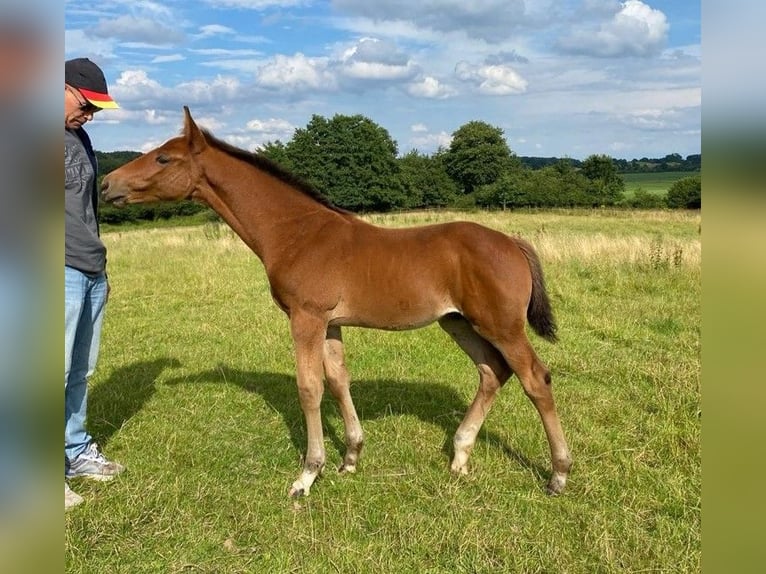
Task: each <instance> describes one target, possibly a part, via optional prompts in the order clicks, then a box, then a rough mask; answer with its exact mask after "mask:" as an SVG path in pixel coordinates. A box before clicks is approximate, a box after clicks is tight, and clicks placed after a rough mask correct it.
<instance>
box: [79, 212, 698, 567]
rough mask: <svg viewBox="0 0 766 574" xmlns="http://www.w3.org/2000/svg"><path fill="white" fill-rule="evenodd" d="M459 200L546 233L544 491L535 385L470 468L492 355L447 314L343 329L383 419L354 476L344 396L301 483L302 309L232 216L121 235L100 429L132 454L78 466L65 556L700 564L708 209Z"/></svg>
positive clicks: (360, 387)
mask: <svg viewBox="0 0 766 574" xmlns="http://www.w3.org/2000/svg"><path fill="white" fill-rule="evenodd" d="M455 217H461V218H469V219H474V220H477V221H483V222H485V223H486V224H487V225H489V226H491V227H495V228H497V229H502V230H505V231H508V232H516V233H520V234H522V235H524V236H526V237H528V238H529V239H531V240H532V241H533V242H534V243H535V244H536V245H537V246H538V248H539V251H540V254H541V257H542V260H543V263H544V266H545V269H546V273H547V280H548V285H549V292H550V295H551V298H552V301H553V305H554V309H555V310H556V313H557V319H558V322H559V325H560V332H559V334H560V339H561V340H560V342H559V343H558V344H557V345H551V344H549V343H546V342H545V341H542V340H540V339H539V338H536V337H533V339H532V341H533V344H534V345H535V347H536V349H537V351H538V354H539V355H540V356H541V357H542V358H543V360H545V361H546V363H547V364H548V365H549V367H550V368H551V370H552V373H553V377H554V388H555V394H556V399H557V404H558V408H559V413H560V415H561V418H562V422H563V425H564V430H565V433H566V435H567V438H568V441H569V443H570V447H571V449H572V454H573V457H574V460H575V464H574V467H573V471H572V474H571V477H570V482H569V485H568V488H567V490H566V491H565V493H564V494H563V495H562V496H560V497H557V498H551V497H548V496H546V495H545V494H544V492H543V487H544V485H545V482H546V479H547V478H548V473H549V472H550V461H549V454H548V448H547V443H546V441H545V438H544V435H543V431H542V427H541V425H540V422H539V419H538V417H537V415H536V413H535V412H534V409H533V407H532V405H531V403H530V402H529V401H528V400H527V399H526V397H525V396H524V395H523V392H522V391H521V389H520V388H519V385H518V383H517V382H516V381H515V380H512V381H510V382H509V383H508V385H507V386H506V387H505V388H504V390H503V392H502V393H501V394H500V395H499V397H498V399H497V401H496V402H495V405H494V406H493V409H492V411H491V412H490V413H489V416H488V417H487V420H486V422H485V424H484V426H483V428H482V430H481V432H480V435H479V440H478V441H477V445H476V448H475V450H474V452H473V454H472V457H471V472H470V474H469V475H468V476H467V477H455V476H452V475H450V473H449V470H448V468H449V461H450V457H451V454H452V447H451V441H452V435H453V433H454V431H455V429H456V428H457V425H458V424H459V422H460V419H461V418H462V416H463V413H464V412H465V409H466V407H467V405H468V404H469V402H470V400H471V399H472V397H473V394H474V393H475V390H476V383H477V377H476V375H475V371H474V368H473V366H472V365H471V364H470V362H469V361H468V359H467V358H466V357H465V356H463V355H462V354H461V352H460V351H459V350H458V348H457V347H456V346H455V345H454V344H453V343H452V342H451V341H450V340H449V338H448V337H447V336H446V335H445V334H444V333H443V332H442V331H441V330H440V329H439V328H438V327H428V328H425V329H421V330H418V331H411V332H405V333H388V332H382V331H371V330H362V329H346V330H345V341H346V351H347V362H348V366H349V368H350V370H351V373H352V376H353V378H354V380H353V383H352V395H353V396H354V400H355V403H356V406H357V409H358V411H359V415H360V418H361V422H362V426H363V428H364V430H365V433H366V436H365V439H366V441H365V449H364V451H363V453H362V459H361V462H360V465H359V469H358V472H357V473H356V474H355V475H349V476H345V475H344V476H341V475H339V474H338V473H337V471H336V470H335V467H336V466H337V465H338V464H339V463H340V461H341V457H342V437H343V429H342V423H341V419H340V416H339V414H338V411H337V409H336V408H335V406H334V403H333V402H332V400H331V399H330V398H329V397H326V398H325V403H324V406H323V417H324V425H325V439H326V447H327V458H328V461H327V462H328V464H327V467H326V469H325V472H324V474H323V476H322V477H321V478H320V479H319V480H318V481H317V483H316V484H315V486H314V488H313V489H312V491H311V495H310V496H309V497H307V498H305V499H301V500H299V501H297V502H295V501H292V500H290V499H288V497H287V490H288V488H289V486H290V484H291V483H292V481H293V480H294V479H295V478H296V476H297V474H298V472H299V469H300V457H301V454H302V453H303V452H304V449H305V439H306V435H305V429H304V422H303V416H302V413H301V411H300V406H299V404H298V398H297V392H296V389H295V384H294V368H293V359H292V348H291V342H290V338H289V333H288V326H287V320H286V318H285V317H284V316H283V314H282V313H281V312H280V311H279V310H278V309H277V308H276V306H275V305H274V304H273V303H272V302H271V299H270V296H269V289H268V285H267V282H266V280H265V275H264V272H263V269H262V266H261V264H260V262H259V261H258V260H257V259H256V258H255V257H254V256H253V255H252V254H251V253H250V252H249V251H248V250H247V248H245V247H244V245H242V244H241V242H240V241H239V240H238V239H237V238H236V237H234V236H233V234H232V233H231V232H230V231H228V229H227V228H224V227H216V226H215V225H212V224H208V225H205V226H197V227H187V228H165V229H154V230H150V229H137V230H130V231H111V232H109V233H106V234H105V241H106V243H107V245H108V247H109V249H110V256H109V262H110V279H111V283H112V294H111V300H110V303H109V306H108V311H107V318H106V322H105V325H104V336H103V345H102V353H101V357H100V362H99V366H98V369H97V371H96V374H95V375H94V377H93V379H92V391H91V395H90V407H89V414H90V422H89V425H90V429H91V432H92V433H93V434H94V436H95V438H96V440H97V441H99V443H100V444H102V445H103V447H104V450H105V452H106V453H107V454H108V455H109V456H111V457H114V458H115V459H117V460H120V461H121V462H123V463H124V464H126V465H127V467H128V471H127V472H126V473H125V474H124V475H122V476H121V477H119V478H118V479H116V480H115V481H113V482H112V483H108V484H102V483H95V484H94V483H89V482H84V481H75V482H74V484H73V486H74V487H75V489H76V490H77V491H78V492H80V493H81V494H82V495H83V496H84V497H85V498H86V502H85V503H84V504H83V505H81V506H80V507H77V508H75V509H73V510H71V511H69V512H68V513H67V515H66V568H67V572H93V573H102V572H115V573H118V572H125V573H131V574H134V573H140V572H147V573H150V572H151V573H155V572H169V573H172V572H195V573H196V572H211V573H212V572H216V573H218V572H223V573H239V572H269V573H270V572H276V573H282V572H316V573H320V572H344V573H345V572H349V573H360V572H362V573H363V572H374V573H379V572H416V573H455V572H456V573H462V572H464V573H469V572H470V573H484V572H487V573H489V572H493V573H495V572H524V573H527V572H554V571H555V572H569V573H594V572H598V573H601V572H603V573H607V572H615V573H617V572H620V573H622V572H667V573H677V572H698V571H700V558H701V541H700V507H701V468H700V467H701V462H700V423H701V414H700V409H701V407H700V404H701V403H700V388H699V379H700V316H701V309H700V290H701V289H700V284H701V272H700V236H699V225H700V221H699V214H689V213H671V212H650V211H647V212H632V213H630V214H624V213H623V212H619V211H614V212H609V211H593V212H589V211H572V212H540V213H534V214H518V213H506V214H502V213H492V214H481V213H474V214H460V215H457V214H450V213H441V214H440V213H433V212H430V213H414V214H403V215H398V216H393V215H389V216H371V217H370V218H369V219H370V220H373V221H375V222H376V223H379V224H383V225H392V226H394V225H412V224H419V223H425V222H432V221H437V220H447V219H451V218H455Z"/></svg>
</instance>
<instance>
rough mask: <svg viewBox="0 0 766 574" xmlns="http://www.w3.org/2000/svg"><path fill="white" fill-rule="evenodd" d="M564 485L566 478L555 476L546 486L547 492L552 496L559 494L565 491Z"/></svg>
mask: <svg viewBox="0 0 766 574" xmlns="http://www.w3.org/2000/svg"><path fill="white" fill-rule="evenodd" d="M564 486H566V478H562V477H560V476H553V477H551V479H550V481H549V482H548V485H547V486H546V487H545V492H546V494H548V495H550V496H558V495H559V494H561V493H562V492H563V491H564Z"/></svg>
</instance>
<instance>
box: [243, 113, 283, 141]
mask: <svg viewBox="0 0 766 574" xmlns="http://www.w3.org/2000/svg"><path fill="white" fill-rule="evenodd" d="M245 126H246V128H247V131H248V132H252V133H254V134H256V138H257V140H258V141H260V142H266V141H274V140H280V141H283V142H284V141H288V140H289V139H290V138H292V137H293V134H294V133H295V126H294V125H293V124H291V123H290V122H288V121H287V120H283V119H279V118H270V119H268V120H259V119H253V120H250V121H248V122H247V124H245Z"/></svg>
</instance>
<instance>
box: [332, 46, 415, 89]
mask: <svg viewBox="0 0 766 574" xmlns="http://www.w3.org/2000/svg"><path fill="white" fill-rule="evenodd" d="M339 70H340V72H341V73H342V74H343V75H344V76H346V77H348V78H351V79H355V80H373V81H396V80H406V79H409V78H411V77H413V76H414V75H416V74H417V73H418V70H419V68H418V66H417V65H415V63H414V62H413V61H412V60H411V59H410V58H409V56H407V55H406V54H404V53H403V52H401V51H400V50H399V49H398V48H397V47H396V45H395V44H393V43H392V42H389V41H387V40H379V39H377V38H362V39H361V40H359V41H358V42H357V43H356V44H354V45H353V46H351V47H349V48H346V49H345V50H343V51H342V53H341V54H340V56H339Z"/></svg>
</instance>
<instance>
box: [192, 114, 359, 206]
mask: <svg viewBox="0 0 766 574" xmlns="http://www.w3.org/2000/svg"><path fill="white" fill-rule="evenodd" d="M201 131H202V133H203V135H204V136H205V141H207V143H208V145H210V146H212V147H214V148H215V149H217V150H219V151H222V152H224V153H225V154H227V155H230V156H232V157H234V158H236V159H238V160H241V161H244V162H245V163H248V164H250V165H252V166H253V167H255V168H257V169H259V170H262V171H265V172H267V173H269V174H271V175H273V176H274V177H276V178H277V179H279V180H280V181H283V182H284V183H286V184H288V185H289V186H290V187H293V188H295V189H296V190H298V191H300V192H301V193H303V194H304V195H307V196H308V197H310V198H311V199H313V200H314V201H316V202H318V203H320V204H322V205H324V206H325V207H327V208H328V209H331V210H332V211H335V212H338V213H342V214H350V213H351V212H350V211H347V210H345V209H343V208H340V207H338V206H336V205H334V204H333V203H332V201H330V200H329V199H328V198H327V197H326V196H325V195H324V194H322V192H320V191H319V190H318V189H317V188H316V187H314V186H313V185H312V184H310V183H308V182H307V181H306V180H304V179H302V178H301V177H299V176H297V175H295V174H294V173H291V172H289V171H288V170H286V169H285V168H284V167H282V166H281V165H279V164H278V163H276V162H275V161H274V160H272V159H270V158H268V157H266V156H265V155H264V154H262V153H260V152H249V151H247V150H244V149H242V148H238V147H236V146H234V145H232V144H230V143H227V142H225V141H223V140H220V139H218V138H217V137H215V136H214V135H213V134H211V133H210V132H209V131H208V130H206V129H202V130H201Z"/></svg>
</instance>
